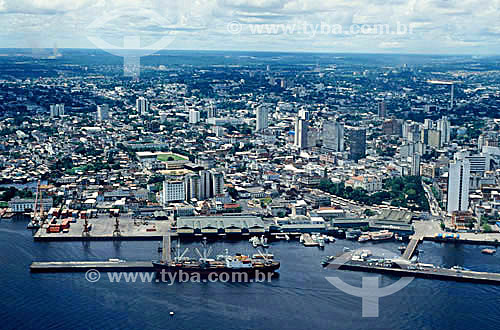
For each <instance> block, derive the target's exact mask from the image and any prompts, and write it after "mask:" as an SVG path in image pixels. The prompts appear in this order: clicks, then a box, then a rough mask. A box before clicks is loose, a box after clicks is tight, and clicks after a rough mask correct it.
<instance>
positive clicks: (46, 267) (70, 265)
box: [30, 260, 153, 273]
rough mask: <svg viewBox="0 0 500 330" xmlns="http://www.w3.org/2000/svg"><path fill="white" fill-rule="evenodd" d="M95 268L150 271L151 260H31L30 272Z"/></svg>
mask: <svg viewBox="0 0 500 330" xmlns="http://www.w3.org/2000/svg"><path fill="white" fill-rule="evenodd" d="M89 270H97V271H100V272H143V271H152V270H153V263H152V262H151V261H123V260H120V261H67V262H33V263H32V264H31V265H30V271H31V272H32V273H72V272H73V273H74V272H87V271H89Z"/></svg>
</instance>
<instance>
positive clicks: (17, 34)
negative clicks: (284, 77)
mask: <svg viewBox="0 0 500 330" xmlns="http://www.w3.org/2000/svg"><path fill="white" fill-rule="evenodd" d="M499 10H500V0H371V1H366V0H322V1H320V0H144V1H139V0H0V48H52V47H53V46H54V45H57V47H59V48H111V47H117V48H120V47H123V45H126V46H127V48H138V47H141V48H153V49H159V48H161V49H163V48H164V49H203V50H263V51H318V52H369V53H381V52H393V53H432V54H440V53H447V54H499V51H500V42H499V37H500V13H499ZM377 26H378V28H377ZM380 26H383V28H381V27H380ZM398 29H399V30H398ZM405 29H406V33H404V32H405ZM410 29H411V30H410Z"/></svg>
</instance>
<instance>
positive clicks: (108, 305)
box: [0, 222, 500, 330]
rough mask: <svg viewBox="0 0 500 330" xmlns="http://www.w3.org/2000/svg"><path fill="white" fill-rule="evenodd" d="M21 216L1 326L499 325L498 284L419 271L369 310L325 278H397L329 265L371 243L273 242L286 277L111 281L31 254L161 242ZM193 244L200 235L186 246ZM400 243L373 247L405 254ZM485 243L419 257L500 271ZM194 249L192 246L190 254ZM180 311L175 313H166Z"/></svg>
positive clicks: (145, 249)
mask: <svg viewBox="0 0 500 330" xmlns="http://www.w3.org/2000/svg"><path fill="white" fill-rule="evenodd" d="M25 226H26V223H25V222H13V223H10V222H0V253H1V254H0V264H1V266H2V269H1V272H0V280H1V283H2V290H1V291H0V316H1V320H2V323H3V324H2V325H0V329H73V330H76V329H312V330H319V329H370V330H373V329H441V330H443V329H498V328H499V327H500V304H499V302H500V295H499V294H500V287H497V286H490V285H482V284H470V283H455V282H445V281H437V280H425V279H415V280H413V281H412V282H411V283H410V284H409V285H408V286H407V287H405V288H404V289H402V290H401V291H399V292H397V293H395V294H393V295H390V296H388V297H384V298H380V305H379V317H377V318H363V317H362V316H361V315H362V314H361V312H362V307H361V306H362V305H361V298H358V297H354V296H351V295H349V294H346V293H344V292H342V291H340V290H339V289H337V288H336V287H334V286H333V285H332V284H330V283H329V282H328V281H327V280H326V277H331V276H336V277H339V278H340V279H342V280H343V281H345V282H347V283H349V284H350V285H353V286H358V287H360V286H361V282H362V277H363V276H371V277H378V278H379V281H380V286H387V285H390V284H391V283H393V282H395V281H396V280H397V278H393V277H389V276H385V275H384V276H383V275H376V274H363V273H356V272H349V271H338V270H331V269H323V268H322V267H321V265H320V261H321V259H322V257H324V256H326V255H335V254H338V253H340V252H342V251H343V248H344V247H349V248H359V247H361V246H363V247H366V248H370V246H371V243H366V244H364V245H361V244H359V243H357V242H351V241H344V240H337V242H335V243H333V244H327V246H326V248H325V250H323V251H321V250H319V249H317V248H305V247H302V246H301V245H299V243H298V242H277V243H272V245H271V249H270V251H269V252H272V253H273V254H274V255H275V256H276V258H277V259H279V260H280V261H281V269H280V276H279V278H277V279H274V280H272V281H271V282H265V283H220V282H219V283H174V284H173V285H169V284H168V283H155V282H154V281H153V282H152V283H149V282H146V283H143V282H141V281H137V282H136V283H126V282H120V283H111V282H110V281H109V279H108V278H107V276H106V274H103V275H102V277H101V279H100V281H98V282H97V283H90V282H88V281H87V280H86V279H85V274H83V273H82V274H80V273H75V274H30V272H29V269H28V267H29V265H30V263H31V262H32V261H65V260H107V259H109V258H120V259H126V260H152V259H155V258H156V257H157V251H156V250H157V248H158V246H159V243H158V242H119V243H117V242H90V243H86V244H83V243H81V242H54V243H35V242H33V240H32V238H31V232H30V231H27V230H26V229H25ZM184 246H187V247H191V250H190V252H191V253H193V251H192V248H193V247H197V246H199V244H198V243H189V244H187V245H184ZM212 246H213V248H214V254H216V253H217V252H222V251H223V250H224V249H229V251H230V252H232V253H237V252H241V253H246V254H252V253H254V250H253V249H252V248H251V246H250V244H249V243H248V242H219V243H215V244H212ZM398 246H399V244H398V243H396V242H388V243H383V244H377V247H380V248H384V249H386V250H389V251H390V252H389V253H393V254H394V255H397V254H399V252H398V250H397V247H398ZM482 248H483V247H481V246H465V245H459V246H455V245H439V244H437V243H424V244H423V245H422V246H421V248H420V249H421V251H422V253H421V255H420V257H421V261H423V262H427V263H433V264H436V265H442V266H447V267H451V266H454V265H462V266H464V267H467V268H469V269H473V270H481V271H496V272H500V256H498V255H494V256H487V255H483V254H481V249H482ZM193 256H194V253H193ZM170 312H174V313H175V315H174V316H170V315H169V313H170Z"/></svg>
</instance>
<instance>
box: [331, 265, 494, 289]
mask: <svg viewBox="0 0 500 330" xmlns="http://www.w3.org/2000/svg"><path fill="white" fill-rule="evenodd" d="M328 267H333V268H335V269H341V270H352V271H359V272H368V273H379V274H389V275H393V276H397V277H417V278H427V279H437V280H442V281H455V282H471V283H483V284H492V285H500V273H485V272H476V271H471V270H455V269H446V268H437V267H436V268H422V267H420V268H417V267H415V268H416V269H410V268H390V267H383V266H375V265H369V264H367V263H362V262H347V263H344V264H340V265H339V264H335V262H332V263H331V264H330V265H329V266H328Z"/></svg>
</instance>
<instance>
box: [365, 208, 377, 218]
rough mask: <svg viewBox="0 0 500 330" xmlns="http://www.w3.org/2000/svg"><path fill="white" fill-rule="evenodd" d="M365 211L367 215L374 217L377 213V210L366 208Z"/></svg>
mask: <svg viewBox="0 0 500 330" xmlns="http://www.w3.org/2000/svg"><path fill="white" fill-rule="evenodd" d="M364 213H365V215H366V216H367V217H373V216H374V215H375V212H373V211H372V210H370V209H366V210H365V212H364Z"/></svg>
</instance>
